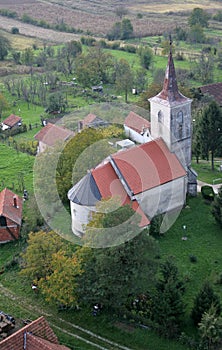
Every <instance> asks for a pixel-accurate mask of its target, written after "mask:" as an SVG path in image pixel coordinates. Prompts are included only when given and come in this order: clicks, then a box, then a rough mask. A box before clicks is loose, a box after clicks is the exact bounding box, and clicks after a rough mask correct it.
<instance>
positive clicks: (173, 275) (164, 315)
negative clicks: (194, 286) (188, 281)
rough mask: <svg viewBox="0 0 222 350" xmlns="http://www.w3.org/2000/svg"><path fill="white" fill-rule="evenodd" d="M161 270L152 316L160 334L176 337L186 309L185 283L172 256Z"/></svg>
mask: <svg viewBox="0 0 222 350" xmlns="http://www.w3.org/2000/svg"><path fill="white" fill-rule="evenodd" d="M160 272H161V277H160V279H159V281H158V282H157V284H156V291H155V293H154V297H153V310H152V315H153V316H152V318H153V322H154V327H155V328H156V330H157V331H158V333H159V334H161V335H163V336H165V337H167V338H174V337H176V336H177V335H178V333H179V332H180V326H181V320H182V316H183V314H184V311H185V303H184V301H183V293H184V284H183V282H182V281H181V279H180V277H179V272H178V269H177V267H176V265H175V263H174V261H173V260H172V258H168V259H167V260H166V262H165V263H163V264H162V265H161V271H160Z"/></svg>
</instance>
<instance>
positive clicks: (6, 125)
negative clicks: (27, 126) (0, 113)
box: [2, 114, 22, 130]
mask: <svg viewBox="0 0 222 350" xmlns="http://www.w3.org/2000/svg"><path fill="white" fill-rule="evenodd" d="M21 125H22V118H21V117H18V116H17V115H14V114H11V115H10V116H9V117H8V118H6V119H5V120H3V122H2V130H8V129H12V128H15V127H18V126H21Z"/></svg>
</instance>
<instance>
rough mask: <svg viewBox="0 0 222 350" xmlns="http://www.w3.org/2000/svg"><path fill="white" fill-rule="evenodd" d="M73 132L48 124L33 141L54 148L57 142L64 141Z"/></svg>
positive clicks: (72, 134)
mask: <svg viewBox="0 0 222 350" xmlns="http://www.w3.org/2000/svg"><path fill="white" fill-rule="evenodd" d="M71 136H74V132H73V131H72V130H69V129H67V128H64V127H61V126H59V125H56V124H51V123H48V124H47V125H46V126H44V127H43V128H42V129H41V130H40V131H39V132H38V133H37V134H36V135H35V139H36V140H38V141H41V142H43V143H45V144H46V145H48V146H54V145H55V144H56V142H58V141H66V140H67V139H69V138H70V137H71Z"/></svg>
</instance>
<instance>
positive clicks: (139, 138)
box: [124, 125, 151, 144]
mask: <svg viewBox="0 0 222 350" xmlns="http://www.w3.org/2000/svg"><path fill="white" fill-rule="evenodd" d="M124 130H125V134H126V136H127V137H128V138H129V139H130V140H132V141H135V142H138V143H141V144H142V143H146V142H149V141H151V136H150V132H149V129H145V130H144V133H143V135H141V134H140V133H138V132H136V131H135V130H133V129H131V128H129V127H128V126H126V125H124Z"/></svg>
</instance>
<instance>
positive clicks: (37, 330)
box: [0, 316, 70, 350]
mask: <svg viewBox="0 0 222 350" xmlns="http://www.w3.org/2000/svg"><path fill="white" fill-rule="evenodd" d="M0 349H1V350H12V349H16V350H24V349H25V350H35V349H36V350H37V349H42V350H43V349H44V350H52V349H53V350H70V348H68V347H67V346H64V345H60V344H59V342H58V338H57V336H56V335H55V333H54V332H53V330H52V328H51V327H50V326H49V324H48V322H47V321H46V320H45V318H44V317H43V316H42V317H39V318H38V319H37V320H35V321H32V322H30V323H28V324H27V325H25V326H24V327H23V328H21V329H19V330H18V331H17V332H14V333H12V334H11V335H9V336H8V337H7V338H5V339H3V340H1V341H0Z"/></svg>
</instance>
